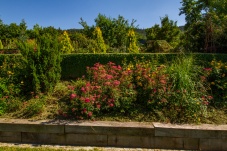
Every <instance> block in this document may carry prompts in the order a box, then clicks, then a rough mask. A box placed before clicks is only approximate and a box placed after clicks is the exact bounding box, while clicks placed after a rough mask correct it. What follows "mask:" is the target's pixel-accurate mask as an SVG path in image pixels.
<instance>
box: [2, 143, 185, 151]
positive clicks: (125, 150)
mask: <svg viewBox="0 0 227 151" xmlns="http://www.w3.org/2000/svg"><path fill="white" fill-rule="evenodd" d="M0 146H8V147H20V148H40V147H42V148H52V149H64V150H79V149H83V150H93V149H95V148H96V149H100V150H103V151H183V150H166V149H141V148H114V147H90V146H89V147H84V146H61V145H40V144H18V143H15V144H13V143H0Z"/></svg>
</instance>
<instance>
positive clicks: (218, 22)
mask: <svg viewBox="0 0 227 151" xmlns="http://www.w3.org/2000/svg"><path fill="white" fill-rule="evenodd" d="M181 3H182V7H181V8H180V15H181V14H184V15H185V20H186V25H185V35H186V36H185V38H186V39H185V48H186V49H188V50H189V51H196V52H204V51H206V52H215V51H218V52H223V51H225V50H224V49H223V48H226V45H225V42H224V40H225V39H226V28H225V27H226V15H227V13H226V11H225V8H226V2H224V1H216V0H209V1H207V0H191V1H188V0H183V1H182V2H181ZM205 41H207V42H205ZM207 46H208V47H207ZM217 49H218V50H217Z"/></svg>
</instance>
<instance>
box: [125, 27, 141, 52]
mask: <svg viewBox="0 0 227 151" xmlns="http://www.w3.org/2000/svg"><path fill="white" fill-rule="evenodd" d="M127 52H129V53H139V48H138V46H137V39H136V35H135V32H134V30H133V29H130V30H129V31H128V34H127Z"/></svg>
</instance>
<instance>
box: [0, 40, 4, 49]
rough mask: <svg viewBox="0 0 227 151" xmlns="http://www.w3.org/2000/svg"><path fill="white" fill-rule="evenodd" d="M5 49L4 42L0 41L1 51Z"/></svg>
mask: <svg viewBox="0 0 227 151" xmlns="http://www.w3.org/2000/svg"><path fill="white" fill-rule="evenodd" d="M3 48H4V46H3V44H2V41H1V39H0V49H3Z"/></svg>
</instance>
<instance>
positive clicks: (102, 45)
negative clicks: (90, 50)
mask: <svg viewBox="0 0 227 151" xmlns="http://www.w3.org/2000/svg"><path fill="white" fill-rule="evenodd" d="M93 37H94V40H95V41H96V43H97V45H98V47H99V49H100V51H101V52H102V53H106V44H105V42H104V40H103V37H102V31H101V30H100V28H99V27H95V30H94V32H93ZM94 53H95V52H94Z"/></svg>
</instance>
